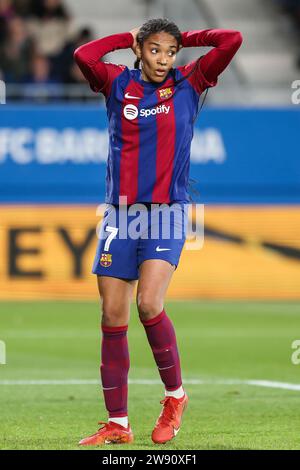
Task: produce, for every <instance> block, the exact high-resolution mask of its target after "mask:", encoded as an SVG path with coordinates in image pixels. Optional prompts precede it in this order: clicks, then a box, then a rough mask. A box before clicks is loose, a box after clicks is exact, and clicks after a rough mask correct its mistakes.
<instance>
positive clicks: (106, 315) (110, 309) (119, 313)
mask: <svg viewBox="0 0 300 470" xmlns="http://www.w3.org/2000/svg"><path fill="white" fill-rule="evenodd" d="M101 310H102V325H104V326H110V327H113V326H125V325H127V323H128V318H127V317H126V316H124V311H123V310H122V309H120V308H118V307H116V306H115V305H112V304H105V303H102V308H101Z"/></svg>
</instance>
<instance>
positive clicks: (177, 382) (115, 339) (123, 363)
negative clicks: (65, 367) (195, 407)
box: [100, 310, 182, 418]
mask: <svg viewBox="0 0 300 470" xmlns="http://www.w3.org/2000/svg"><path fill="white" fill-rule="evenodd" d="M141 321H142V323H143V325H144V327H145V330H146V334H147V337H148V341H149V344H150V346H151V349H152V352H153V356H154V359H155V362H156V364H157V367H158V370H159V374H160V377H161V379H162V381H163V383H164V385H165V388H166V390H168V391H173V390H177V389H178V388H179V387H181V385H182V381H181V370H180V360H179V354H178V349H177V342H176V335H175V330H174V327H173V324H172V322H171V320H170V319H169V318H168V316H167V315H166V312H165V311H164V310H163V311H162V312H161V313H160V314H159V315H157V316H156V317H155V318H152V319H151V320H148V321H143V320H141ZM127 329H128V327H127V326H120V327H106V326H102V333H103V336H102V351H101V359H102V362H101V368H100V370H101V379H102V387H103V394H104V400H105V406H106V409H107V411H108V413H109V417H110V418H114V417H119V418H121V417H124V416H127V397H128V371H129V365H130V363H129V351H128V342H127Z"/></svg>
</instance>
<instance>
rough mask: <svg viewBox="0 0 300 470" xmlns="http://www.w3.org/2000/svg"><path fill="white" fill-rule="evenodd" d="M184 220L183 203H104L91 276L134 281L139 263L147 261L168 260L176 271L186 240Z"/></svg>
mask: <svg viewBox="0 0 300 470" xmlns="http://www.w3.org/2000/svg"><path fill="white" fill-rule="evenodd" d="M133 206H134V207H133ZM137 209H138V210H137ZM187 220H188V205H187V204H184V203H176V202H175V203H171V204H152V205H151V204H149V203H147V204H146V203H143V204H134V205H132V206H130V205H129V206H118V205H112V204H107V206H106V210H105V213H104V217H103V220H102V223H101V226H100V230H99V233H98V238H99V241H98V246H97V252H96V256H95V260H94V264H93V273H94V274H97V275H98V276H112V277H117V278H121V279H132V280H136V279H138V278H139V267H140V264H141V263H142V262H143V261H145V260H147V259H162V260H165V261H168V262H169V263H170V264H172V265H175V269H176V267H177V265H178V263H179V258H180V255H181V251H182V248H183V245H184V242H185V240H186V230H187Z"/></svg>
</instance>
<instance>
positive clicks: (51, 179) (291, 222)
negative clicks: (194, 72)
mask: <svg viewBox="0 0 300 470" xmlns="http://www.w3.org/2000/svg"><path fill="white" fill-rule="evenodd" d="M159 16H166V17H169V18H170V19H172V20H174V21H175V22H176V23H178V25H179V27H180V28H181V29H182V30H188V29H201V28H207V27H222V28H232V29H238V30H240V31H242V33H243V36H244V44H243V46H242V48H241V50H240V51H239V52H238V54H237V56H236V58H235V59H234V60H233V62H232V64H231V65H230V67H229V68H228V70H226V71H225V72H224V74H223V75H222V77H221V78H220V80H219V85H218V86H217V87H216V88H215V89H212V90H210V91H209V93H208V98H207V101H206V104H205V107H204V109H203V111H202V112H201V113H200V116H199V119H198V122H197V125H196V129H195V137H194V141H193V147H192V157H191V177H192V178H194V179H195V180H196V181H197V183H196V188H197V190H198V191H199V195H198V196H195V198H194V199H195V201H198V202H203V203H204V204H205V221H206V233H205V245H204V248H203V250H201V251H198V252H188V251H186V250H185V251H184V252H183V255H182V259H181V264H180V267H179V269H178V270H177V272H176V274H175V276H174V281H173V283H172V285H171V287H170V289H169V293H168V295H169V298H194V299H203V298H212V299H223V298H241V299H248V298H255V299H299V297H300V289H299V286H300V270H299V253H300V252H299V250H300V238H299V230H300V213H299V205H298V204H299V203H300V184H299V183H300V164H299V140H298V136H299V129H300V127H299V124H300V120H299V106H297V105H295V104H292V93H293V92H294V93H296V91H297V90H295V89H293V88H292V83H293V82H294V81H295V80H296V79H297V77H299V74H300V71H299V64H300V60H299V55H300V51H299V47H298V46H299V35H300V6H299V2H298V1H288V0H282V1H279V0H277V1H275V0H273V1H271V0H265V1H258V0H257V1H256V0H251V1H246V0H226V1H224V0H212V1H203V0H189V1H187V2H182V1H177V0H172V1H167V0H166V1H155V0H127V1H122V0H111V1H110V2H104V1H101V2H98V1H93V0H89V1H88V2H81V1H79V0H64V1H61V0H22V1H18V0H14V1H11V0H0V20H1V21H0V25H1V29H0V37H1V43H0V44H1V54H0V74H1V76H2V79H3V80H4V81H5V83H6V91H7V98H6V100H7V102H6V105H2V106H1V108H0V170H1V171H0V203H1V207H0V213H1V218H0V221H1V222H0V224H1V225H0V227H1V229H0V249H1V257H0V275H1V290H0V296H1V297H2V298H10V297H13V298H14V299H16V298H28V299H30V298H74V297H79V298H96V295H97V294H96V289H95V279H94V277H93V276H92V275H91V274H90V269H91V262H92V258H93V254H94V251H95V245H96V236H95V231H94V228H95V226H96V224H97V222H99V220H97V216H96V207H97V205H98V204H100V203H101V202H102V201H103V200H104V184H105V161H106V153H107V126H106V114H105V109H104V102H103V99H102V97H101V95H100V96H99V95H95V94H93V93H92V92H91V91H90V89H89V87H88V85H87V84H86V83H85V81H84V79H83V77H82V75H81V73H80V71H79V69H78V68H77V66H76V65H75V64H74V61H73V56H72V53H73V51H74V49H75V48H76V47H77V46H78V45H79V44H82V43H84V42H87V41H89V40H91V39H92V38H96V37H101V36H105V35H109V34H112V33H114V32H118V31H127V30H130V29H132V28H133V27H135V26H138V25H140V24H142V23H143V22H144V21H145V20H146V19H147V18H150V17H159ZM202 49H203V48H202ZM204 49H205V48H204ZM204 52H205V51H204ZM201 53H203V51H202V50H201ZM198 54H199V51H197V50H195V48H190V49H183V50H182V51H181V52H180V54H179V56H178V63H180V64H182V63H186V62H188V61H189V60H192V59H194V58H195V57H197V55H198ZM106 60H110V61H115V62H116V63H125V64H126V65H128V66H131V67H133V60H134V56H133V53H132V51H131V50H122V51H116V52H114V53H112V54H111V55H108V56H107V57H106ZM191 261H192V262H191ZM187 267H188V269H187Z"/></svg>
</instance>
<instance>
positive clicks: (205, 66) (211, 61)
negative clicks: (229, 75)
mask: <svg viewBox="0 0 300 470" xmlns="http://www.w3.org/2000/svg"><path fill="white" fill-rule="evenodd" d="M242 42H243V38H242V34H241V33H240V32H239V31H234V30H226V29H203V30H200V31H187V32H184V33H182V45H183V47H201V46H202V47H209V46H213V47H214V49H212V50H211V51H209V52H207V53H206V54H205V55H204V56H203V57H202V59H201V60H200V63H199V67H197V69H196V70H195V73H193V74H192V76H191V81H192V83H193V86H194V87H196V88H197V89H198V90H197V91H199V92H202V91H203V90H204V89H205V88H207V87H211V86H215V85H216V84H217V80H218V76H219V75H220V74H221V73H222V72H223V70H225V68H226V67H227V65H228V64H229V63H230V62H231V60H232V58H233V57H234V55H235V54H236V52H237V51H238V49H239V47H240V46H241V44H242ZM194 64H195V61H194V62H192V63H191V64H187V66H185V67H186V70H185V71H186V72H188V71H189V69H190V67H191V66H192V65H194ZM185 71H184V72H185Z"/></svg>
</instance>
